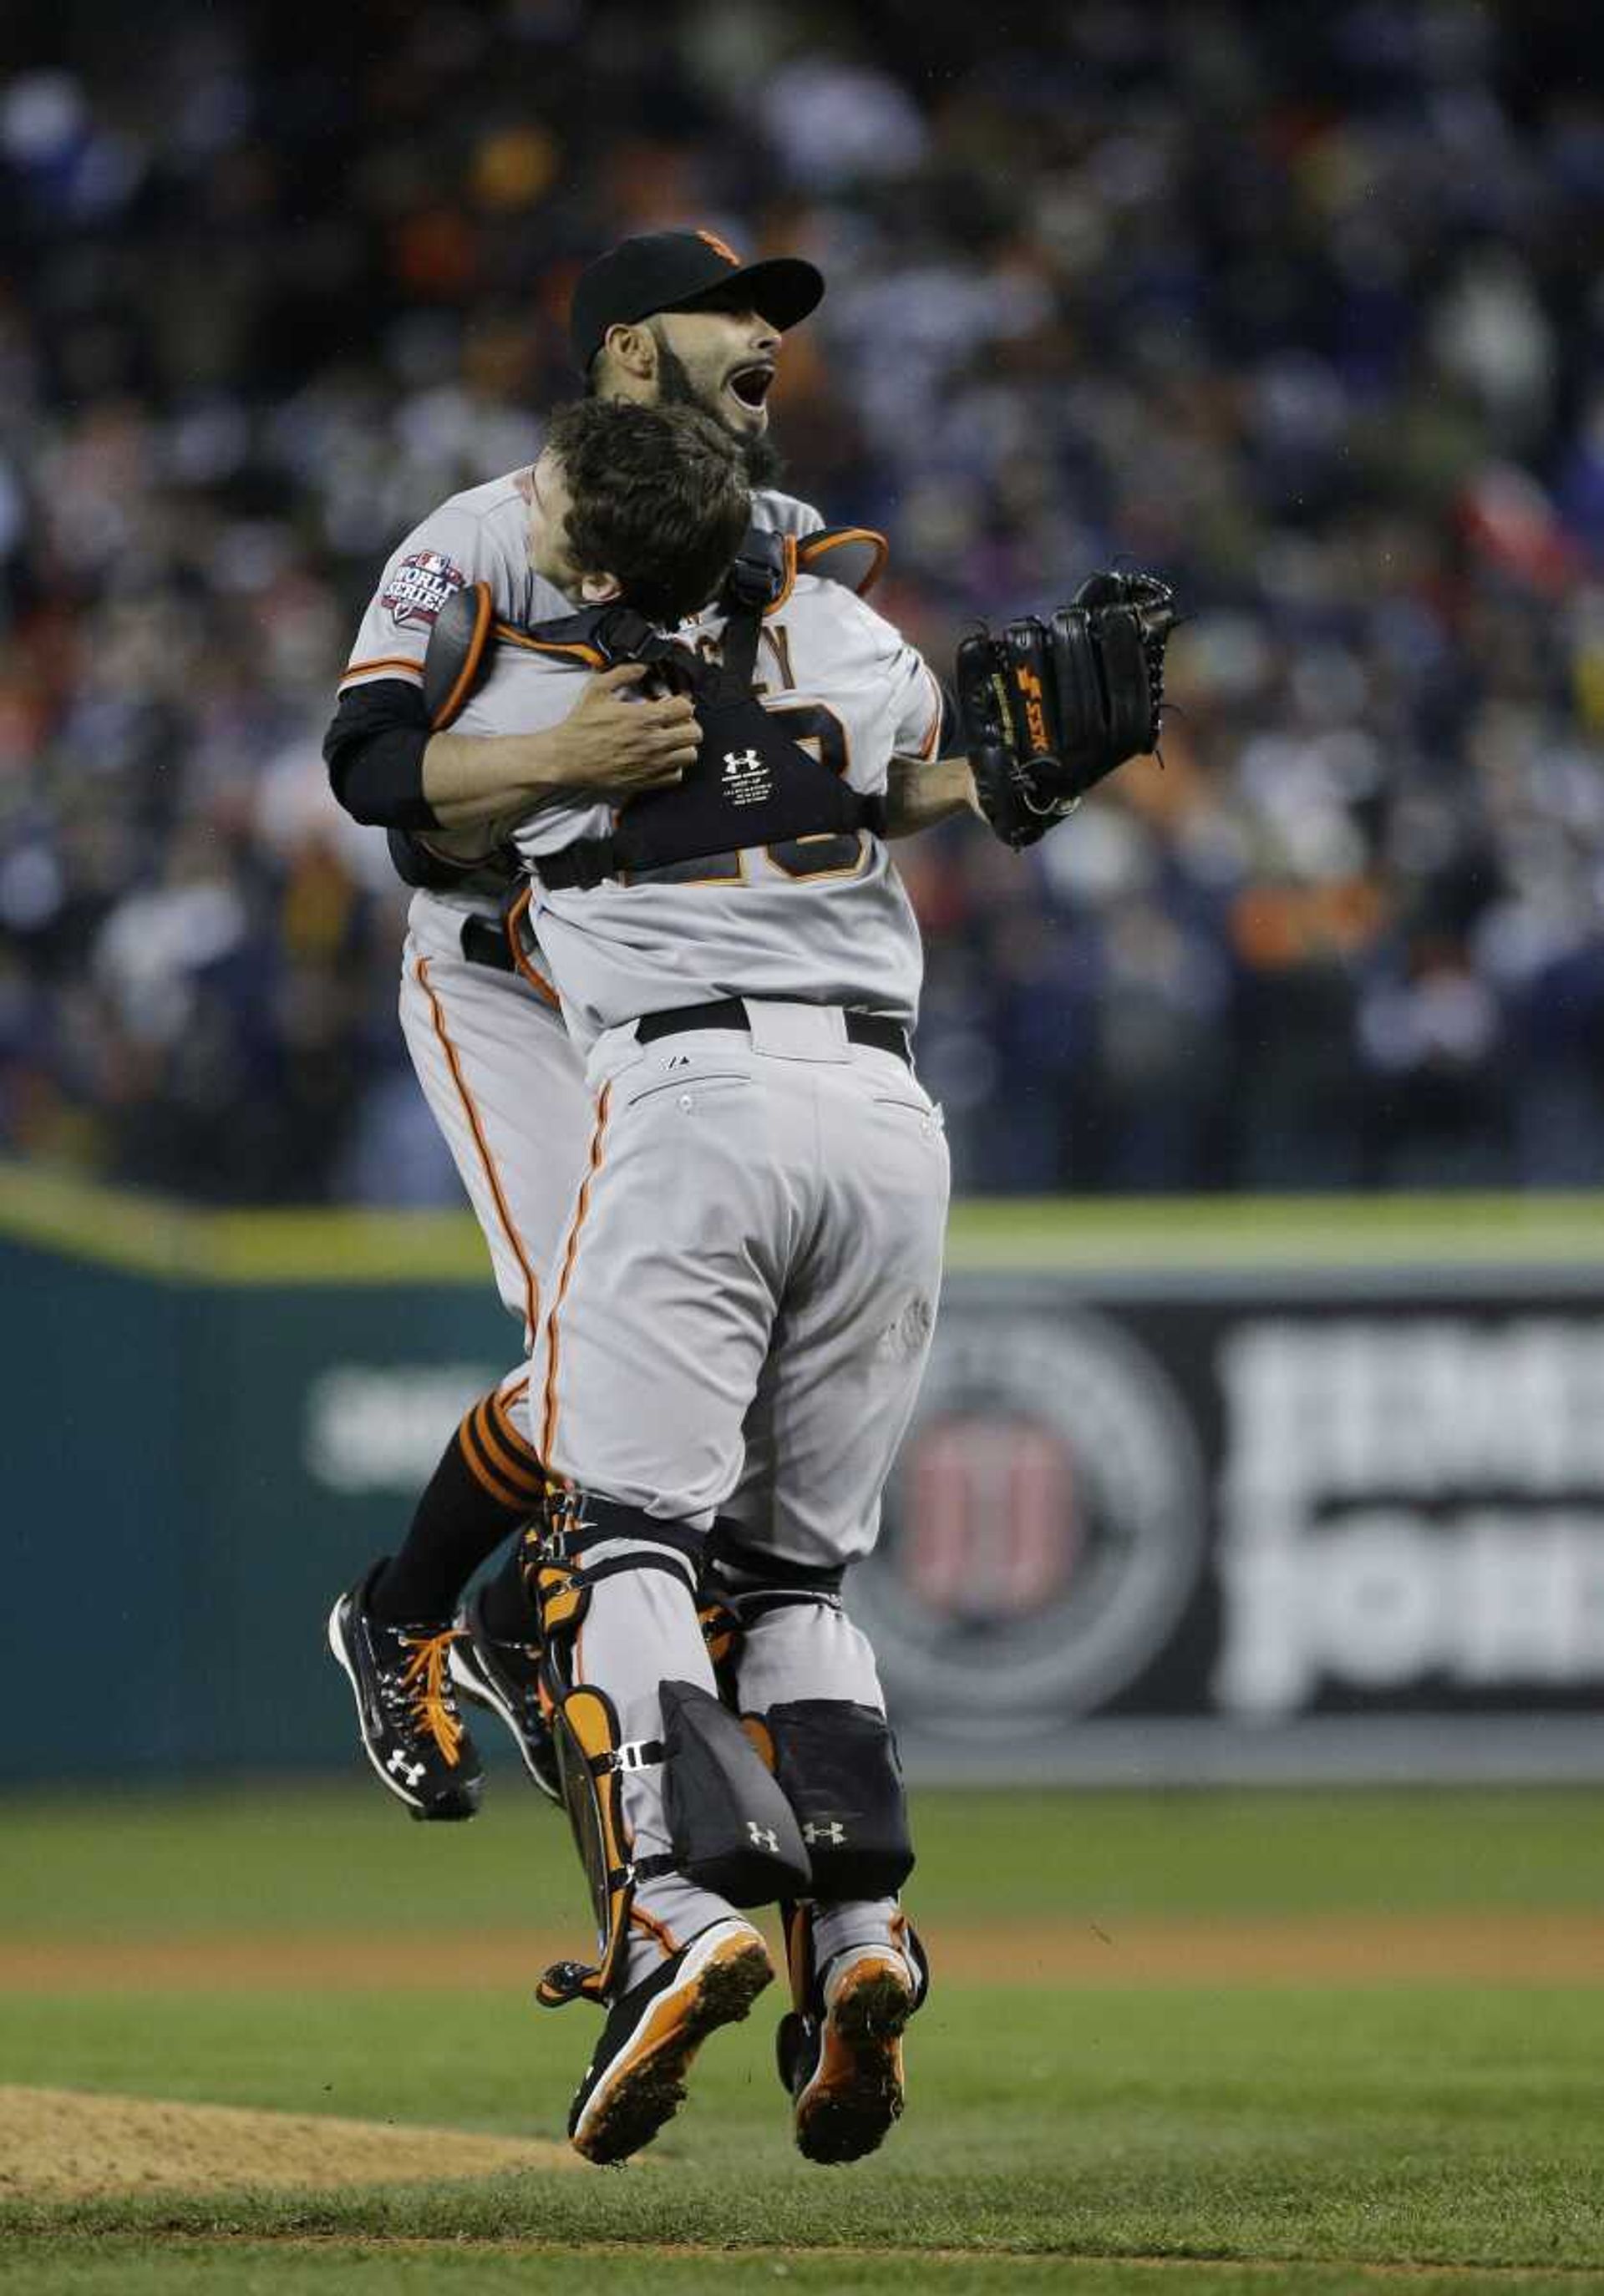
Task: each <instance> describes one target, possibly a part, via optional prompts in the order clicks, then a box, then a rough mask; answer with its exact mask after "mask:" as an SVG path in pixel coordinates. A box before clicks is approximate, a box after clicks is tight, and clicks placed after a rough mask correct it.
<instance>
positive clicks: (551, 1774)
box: [451, 1593, 563, 1802]
mask: <svg viewBox="0 0 1604 2296" xmlns="http://www.w3.org/2000/svg"><path fill="white" fill-rule="evenodd" d="M451 1678H452V1680H453V1681H454V1682H455V1683H456V1685H457V1688H458V1690H460V1691H461V1692H462V1693H463V1696H464V1697H465V1698H471V1699H472V1700H473V1703H474V1704H475V1705H476V1706H488V1707H489V1710H490V1711H491V1712H492V1713H493V1714H498V1715H499V1716H500V1717H501V1719H502V1720H503V1721H504V1722H505V1723H506V1726H507V1728H508V1729H509V1730H510V1731H511V1732H512V1734H513V1739H514V1743H515V1744H516V1746H517V1749H518V1751H519V1753H520V1755H521V1756H522V1759H523V1767H524V1768H525V1769H526V1770H527V1771H528V1772H529V1774H530V1776H531V1778H532V1779H533V1780H534V1782H535V1784H537V1785H538V1786H539V1789H540V1791H541V1792H542V1793H543V1794H547V1795H548V1796H549V1797H550V1799H551V1800H553V1801H555V1802H560V1801H561V1800H562V1799H563V1786H562V1781H561V1779H560V1778H559V1777H558V1775H557V1750H556V1748H555V1745H554V1744H553V1743H552V1736H551V1730H550V1727H549V1726H548V1724H547V1719H546V1716H545V1714H544V1713H543V1712H542V1710H541V1707H540V1692H539V1684H540V1652H539V1644H533V1643H502V1642H498V1641H497V1640H496V1638H495V1637H494V1636H493V1635H491V1634H490V1633H489V1629H488V1628H486V1626H485V1622H484V1601H483V1595H482V1593H481V1594H478V1595H472V1596H470V1598H469V1600H468V1603H467V1604H466V1606H465V1609H464V1610H462V1611H460V1612H459V1613H458V1615H457V1632H456V1637H455V1639H454V1640H453V1642H452V1644H451Z"/></svg>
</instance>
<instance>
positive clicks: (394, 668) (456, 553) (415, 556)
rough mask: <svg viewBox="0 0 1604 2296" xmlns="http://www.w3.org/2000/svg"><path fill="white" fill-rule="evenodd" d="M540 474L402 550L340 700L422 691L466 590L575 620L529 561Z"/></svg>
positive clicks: (456, 511)
mask: <svg viewBox="0 0 1604 2296" xmlns="http://www.w3.org/2000/svg"><path fill="white" fill-rule="evenodd" d="M532 468H533V466H532V465H526V466H525V467H524V468H523V469H522V470H521V471H508V472H507V473H506V477H505V478H499V479H490V480H487V481H486V483H485V484H484V485H483V486H480V487H469V488H466V489H465V491H464V492H463V493H462V494H457V495H453V496H450V498H449V500H448V501H446V502H443V503H441V504H440V508H439V509H438V510H433V511H431V512H430V513H429V515H428V517H427V518H426V519H424V521H423V522H422V523H421V524H420V525H418V526H415V527H414V528H413V529H412V532H411V533H410V534H409V535H407V537H406V539H405V541H403V542H401V543H399V544H398V545H397V547H396V550H395V552H394V553H393V555H392V556H391V560H390V562H389V564H388V565H387V566H386V567H385V569H384V571H383V573H382V576H381V577H380V579H379V586H378V588H377V589H376V590H375V591H374V594H373V596H372V598H371V599H370V600H369V601H368V604H367V611H366V613H365V614H364V615H363V617H362V622H361V627H360V628H359V629H358V632H357V641H356V644H354V645H353V646H352V648H351V653H350V661H349V662H348V664H347V665H346V671H345V675H344V676H343V677H342V678H341V681H340V691H341V693H349V692H350V691H351V690H352V689H353V688H354V687H356V686H358V685H369V684H371V683H372V682H373V681H374V679H376V678H381V677H401V678H406V679H407V681H408V682H409V683H412V684H415V685H419V686H421V685H423V682H424V654H425V653H426V652H427V651H428V646H429V637H430V633H431V632H432V629H433V627H434V624H435V620H436V619H437V617H438V615H439V613H440V608H441V607H442V606H443V605H444V604H445V603H446V600H447V599H448V597H449V596H450V595H451V593H452V592H453V590H457V589H461V588H462V587H463V586H464V585H465V583H469V582H488V583H489V586H490V602H491V606H492V609H493V611H494V612H495V613H496V615H497V617H498V619H500V620H503V621H509V622H519V623H524V624H527V623H530V622H538V621H550V620H551V619H553V618H554V617H555V616H556V615H558V614H569V613H572V611H573V610H574V602H573V601H572V599H571V598H568V597H567V596H565V595H564V594H563V592H562V591H561V590H559V589H557V588H556V587H555V586H554V585H553V584H552V583H550V582H547V580H546V579H545V578H544V577H543V576H541V575H539V574H537V573H536V572H535V571H534V570H533V568H532V567H531V565H530V562H529V515H530V508H531V501H532V488H531V473H532ZM752 516H753V524H754V525H756V526H761V527H763V528H766V529H769V530H770V531H771V532H773V533H776V534H794V535H799V536H800V535H806V534H815V533H818V531H819V530H820V529H822V527H823V525H824V521H823V520H822V519H821V518H820V516H819V514H818V512H817V511H816V510H815V509H814V508H813V506H812V504H810V503H804V502H799V501H798V500H797V499H796V497H795V496H794V495H786V494H780V493H778V492H777V491H775V490H774V489H773V488H761V489H760V490H759V491H758V492H757V493H756V494H754V495H753V497H752ZM456 730H457V731H459V732H460V731H465V730H466V731H472V730H473V729H472V728H465V727H463V726H458V727H457V729H456ZM419 898H420V899H421V900H423V901H424V902H438V903H440V906H443V907H444V908H447V909H449V910H451V911H453V912H455V913H456V914H459V915H460V914H462V913H463V912H464V911H466V910H488V909H493V908H494V906H495V903H494V901H493V899H490V898H487V896H486V895H485V894H484V893H483V892H482V891H474V890H472V889H470V890H465V891H461V892H427V893H424V894H421V895H420V896H419Z"/></svg>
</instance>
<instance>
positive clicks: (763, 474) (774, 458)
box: [657, 335, 786, 487]
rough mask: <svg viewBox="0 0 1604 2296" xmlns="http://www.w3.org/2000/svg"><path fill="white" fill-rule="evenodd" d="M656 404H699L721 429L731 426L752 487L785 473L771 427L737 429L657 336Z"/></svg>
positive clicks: (767, 484)
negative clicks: (768, 429)
mask: <svg viewBox="0 0 1604 2296" xmlns="http://www.w3.org/2000/svg"><path fill="white" fill-rule="evenodd" d="M657 404H658V405H659V406H696V407H700V409H701V411H702V413H703V414H711V415H712V418H713V421H714V422H716V423H718V425H719V426H720V430H728V432H729V435H730V437H731V438H732V439H735V440H736V444H737V445H738V446H739V447H740V449H741V459H742V461H743V462H744V464H745V466H746V483H747V485H748V486H752V487H773V486H777V485H778V484H779V481H780V480H781V478H782V477H783V476H784V474H785V469H786V465H785V463H784V461H783V460H782V458H781V455H780V450H779V448H778V447H777V446H776V445H775V443H774V441H773V439H771V438H770V437H769V433H768V431H767V430H754V431H748V432H743V431H740V430H736V429H734V427H733V426H732V425H731V424H730V423H728V422H726V421H725V420H724V413H723V409H722V408H721V407H720V405H719V402H718V400H717V398H709V397H708V396H707V395H706V393H705V392H704V391H700V390H698V389H697V388H696V386H695V383H694V382H693V381H691V373H690V369H689V368H688V367H687V365H686V364H685V361H684V360H683V359H682V358H681V357H679V353H678V351H675V350H671V349H670V348H669V345H668V344H667V343H666V342H665V341H664V340H663V338H662V336H661V335H659V337H658V338H657Z"/></svg>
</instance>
